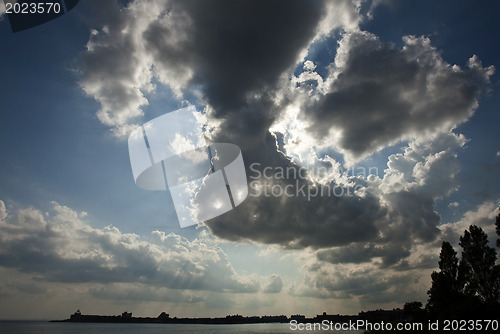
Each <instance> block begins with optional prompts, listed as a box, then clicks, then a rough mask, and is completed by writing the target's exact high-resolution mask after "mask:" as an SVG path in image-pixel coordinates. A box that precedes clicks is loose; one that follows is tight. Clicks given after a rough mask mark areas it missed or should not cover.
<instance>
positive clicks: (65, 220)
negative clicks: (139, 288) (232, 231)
mask: <svg viewBox="0 0 500 334" xmlns="http://www.w3.org/2000/svg"><path fill="white" fill-rule="evenodd" d="M53 210H54V212H55V215H54V216H48V215H44V214H42V213H41V212H40V211H38V210H35V209H23V210H20V211H19V212H18V213H17V217H10V218H6V217H7V215H6V210H5V206H4V203H3V202H1V201H0V214H1V217H2V219H1V220H0V227H1V229H2V234H1V235H0V242H1V243H2V249H1V250H0V265H1V266H4V267H8V268H15V269H17V270H19V271H21V272H26V273H32V274H35V275H36V276H37V277H38V279H39V280H41V281H47V282H62V283H103V284H107V283H113V284H132V283H133V284H143V285H144V284H145V285H158V286H160V287H162V288H165V289H167V288H168V289H185V290H193V291H197V290H198V291H215V292H223V291H230V292H256V291H258V290H259V282H258V281H257V280H255V279H250V278H246V277H242V276H239V275H238V274H236V273H235V271H234V269H233V268H232V266H231V264H230V262H229V260H228V258H227V255H226V254H225V253H224V252H223V251H222V250H221V249H220V248H219V247H217V246H215V245H210V244H209V243H208V242H207V241H203V240H201V239H196V240H194V241H192V242H190V241H188V240H187V239H185V238H183V237H181V236H179V235H175V234H168V235H167V234H165V233H163V232H159V231H154V232H153V233H152V235H151V240H145V239H143V238H141V237H139V236H138V235H135V234H127V233H122V232H120V231H119V230H118V229H117V228H116V227H106V228H104V229H96V228H92V227H91V226H90V225H88V224H87V223H85V222H84V221H83V219H82V217H81V214H79V213H77V212H75V211H73V210H71V209H70V208H68V207H65V206H62V205H59V204H57V203H53ZM193 296H196V294H194V295H193ZM193 298H195V297H193ZM196 298H198V297H196Z"/></svg>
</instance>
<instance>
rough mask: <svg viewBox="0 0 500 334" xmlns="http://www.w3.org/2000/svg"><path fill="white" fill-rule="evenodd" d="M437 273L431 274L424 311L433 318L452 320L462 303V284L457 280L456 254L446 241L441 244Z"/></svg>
mask: <svg viewBox="0 0 500 334" xmlns="http://www.w3.org/2000/svg"><path fill="white" fill-rule="evenodd" d="M439 269H440V271H439V272H433V273H432V274H431V279H432V286H431V288H430V290H429V291H428V292H427V294H428V295H429V300H428V301H427V305H426V309H427V311H428V312H429V313H430V314H431V315H432V316H433V317H435V318H441V319H452V318H453V317H454V316H456V314H457V313H460V314H461V313H462V312H460V311H459V310H457V307H459V306H460V304H461V302H462V299H463V298H462V297H463V296H462V293H461V292H462V291H461V290H462V284H461V282H460V281H459V279H458V259H457V252H455V250H454V249H453V247H452V246H451V244H450V243H449V242H448V241H443V243H442V244H441V253H440V254H439Z"/></svg>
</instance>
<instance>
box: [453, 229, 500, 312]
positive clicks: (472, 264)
mask: <svg viewBox="0 0 500 334" xmlns="http://www.w3.org/2000/svg"><path fill="white" fill-rule="evenodd" d="M460 246H461V247H462V249H463V251H462V259H461V260H460V265H459V268H458V271H459V275H458V276H459V281H462V282H463V292H464V294H465V295H466V296H477V297H478V298H479V299H480V300H481V302H482V303H485V304H489V305H494V304H496V303H498V297H499V295H500V280H499V274H500V271H499V266H498V265H495V261H496V251H495V249H494V248H493V247H490V246H489V245H488V236H487V235H486V233H484V231H483V230H482V229H481V228H480V227H478V226H475V225H471V226H470V227H469V231H465V232H464V235H463V237H460Z"/></svg>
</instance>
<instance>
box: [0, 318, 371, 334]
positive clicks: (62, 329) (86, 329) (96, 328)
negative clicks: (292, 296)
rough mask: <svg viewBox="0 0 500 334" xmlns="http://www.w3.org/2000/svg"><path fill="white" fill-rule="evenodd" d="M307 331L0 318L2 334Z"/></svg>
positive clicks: (277, 327) (266, 326) (285, 326)
mask: <svg viewBox="0 0 500 334" xmlns="http://www.w3.org/2000/svg"><path fill="white" fill-rule="evenodd" d="M296 332H301V333H311V332H313V331H297V330H296V331H292V330H290V325H289V324H248V325H178V324H91V323H64V322H42V321H0V333H2V334H49V333H50V334H88V333H90V334H101V333H102V334H115V333H116V334H129V333H130V334H131V333H134V334H160V333H180V334H191V333H192V334H195V333H207V334H231V333H236V334H254V333H255V334H257V333H272V334H279V333H296ZM315 332H321V333H362V331H359V332H355V331H351V332H339V331H315Z"/></svg>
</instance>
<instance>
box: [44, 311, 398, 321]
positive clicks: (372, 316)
mask: <svg viewBox="0 0 500 334" xmlns="http://www.w3.org/2000/svg"><path fill="white" fill-rule="evenodd" d="M359 319H363V320H371V321H382V320H383V321H389V322H392V321H402V320H404V313H403V310H401V309H399V308H398V309H393V310H376V311H368V312H360V313H359V314H357V315H340V314H326V312H323V314H320V315H316V316H315V317H314V318H306V317H305V316H304V315H300V314H296V315H291V316H290V317H287V316H285V315H263V316H242V315H239V314H236V315H227V316H226V317H223V318H178V317H173V318H172V317H170V314H168V313H166V312H162V313H161V314H160V315H159V316H158V317H156V318H152V317H133V316H132V313H129V312H123V313H122V314H121V315H93V314H82V313H81V312H80V310H77V311H76V312H75V313H73V314H72V315H71V316H70V318H69V319H65V320H51V322H91V323H160V324H203V325H209V324H217V325H219V324H261V323H289V322H290V321H292V320H295V321H297V322H298V323H320V322H322V321H324V320H327V321H329V322H330V321H331V322H333V323H345V322H349V321H357V320H359Z"/></svg>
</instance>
